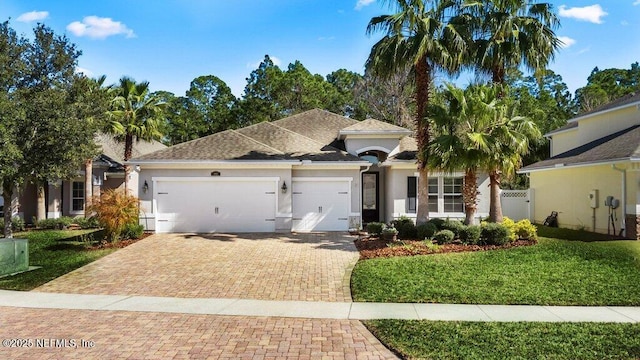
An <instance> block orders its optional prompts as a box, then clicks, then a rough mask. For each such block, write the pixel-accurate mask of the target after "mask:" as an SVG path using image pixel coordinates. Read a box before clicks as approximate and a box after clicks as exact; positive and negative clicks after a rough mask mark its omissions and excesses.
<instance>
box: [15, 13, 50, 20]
mask: <svg viewBox="0 0 640 360" xmlns="http://www.w3.org/2000/svg"><path fill="white" fill-rule="evenodd" d="M48 17H49V12H48V11H30V12H26V13H24V14H22V15H20V16H18V18H17V19H16V21H20V22H32V21H38V20H44V19H46V18H48Z"/></svg>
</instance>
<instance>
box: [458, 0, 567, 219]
mask: <svg viewBox="0 0 640 360" xmlns="http://www.w3.org/2000/svg"><path fill="white" fill-rule="evenodd" d="M463 4H464V5H463V6H462V8H461V9H462V14H464V16H461V18H464V19H465V20H466V25H468V29H469V30H468V31H469V32H471V33H472V34H473V45H472V48H473V54H474V56H473V57H472V58H471V60H472V61H471V64H472V65H473V66H475V68H476V69H477V70H478V71H480V72H481V73H486V74H490V75H491V79H492V81H493V82H494V83H495V84H501V85H504V84H505V74H506V72H507V70H509V69H513V68H518V67H520V66H521V65H524V66H525V67H526V68H527V69H528V70H531V71H534V72H540V71H542V70H544V69H546V67H547V65H548V64H549V62H550V61H551V60H552V59H553V58H554V56H555V53H556V52H557V51H558V49H559V48H560V46H561V45H562V41H560V40H559V39H558V37H557V36H556V34H555V30H556V29H557V28H558V27H559V26H560V22H559V20H558V18H557V16H556V14H555V13H554V12H553V6H552V5H551V4H549V3H535V2H531V1H530V0H488V1H475V0H464V1H463ZM502 96H503V93H502V92H501V93H500V94H499V97H502ZM500 176H501V170H500V169H499V168H496V169H493V170H492V171H491V172H490V173H489V178H490V183H491V185H490V186H491V194H492V196H491V201H492V203H491V205H490V207H491V209H492V210H491V216H490V219H491V220H492V221H501V219H502V206H501V205H500V198H499V192H500Z"/></svg>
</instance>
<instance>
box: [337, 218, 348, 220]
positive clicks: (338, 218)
mask: <svg viewBox="0 0 640 360" xmlns="http://www.w3.org/2000/svg"><path fill="white" fill-rule="evenodd" d="M338 220H349V218H338Z"/></svg>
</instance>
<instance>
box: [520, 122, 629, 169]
mask: <svg viewBox="0 0 640 360" xmlns="http://www.w3.org/2000/svg"><path fill="white" fill-rule="evenodd" d="M639 158H640V125H634V126H632V127H630V128H627V129H624V130H622V131H618V132H616V133H613V134H611V135H608V136H605V137H602V138H600V139H597V140H594V141H592V142H590V143H587V144H585V145H582V146H579V147H577V148H575V149H571V150H569V151H566V152H564V153H562V154H558V155H556V156H554V157H551V158H549V159H547V160H543V161H539V162H537V163H534V164H531V165H528V166H525V167H524V168H522V169H521V171H522V172H528V171H532V170H539V169H545V168H553V167H556V166H572V165H579V164H589V163H601V162H604V163H606V162H609V161H616V160H635V159H639Z"/></svg>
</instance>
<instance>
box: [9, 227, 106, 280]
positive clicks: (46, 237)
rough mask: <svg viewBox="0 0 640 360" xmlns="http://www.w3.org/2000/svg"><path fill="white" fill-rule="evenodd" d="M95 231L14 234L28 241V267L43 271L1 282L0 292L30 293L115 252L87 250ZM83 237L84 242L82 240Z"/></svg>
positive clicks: (46, 231) (44, 231) (50, 231)
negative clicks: (16, 291) (18, 291)
mask: <svg viewBox="0 0 640 360" xmlns="http://www.w3.org/2000/svg"><path fill="white" fill-rule="evenodd" d="M93 232H95V230H38V231H28V232H22V233H15V234H14V237H15V238H25V237H26V238H28V239H29V265H30V266H41V267H42V268H40V269H37V270H33V271H29V272H26V273H22V274H18V275H14V276H9V277H4V278H0V289H6V290H32V289H34V288H36V287H38V286H40V285H42V284H44V283H46V282H49V281H51V280H53V279H55V278H57V277H59V276H62V275H64V274H66V273H68V272H70V271H73V270H75V269H77V268H79V267H81V266H84V265H86V264H88V263H90V262H92V261H95V260H97V259H99V258H101V257H103V256H105V255H107V254H110V253H112V252H113V251H115V250H116V249H113V248H111V249H97V250H94V249H89V246H90V245H91V244H90V242H89V241H83V240H87V239H90V238H91V237H90V235H91V233H93ZM83 235H84V239H83Z"/></svg>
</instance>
